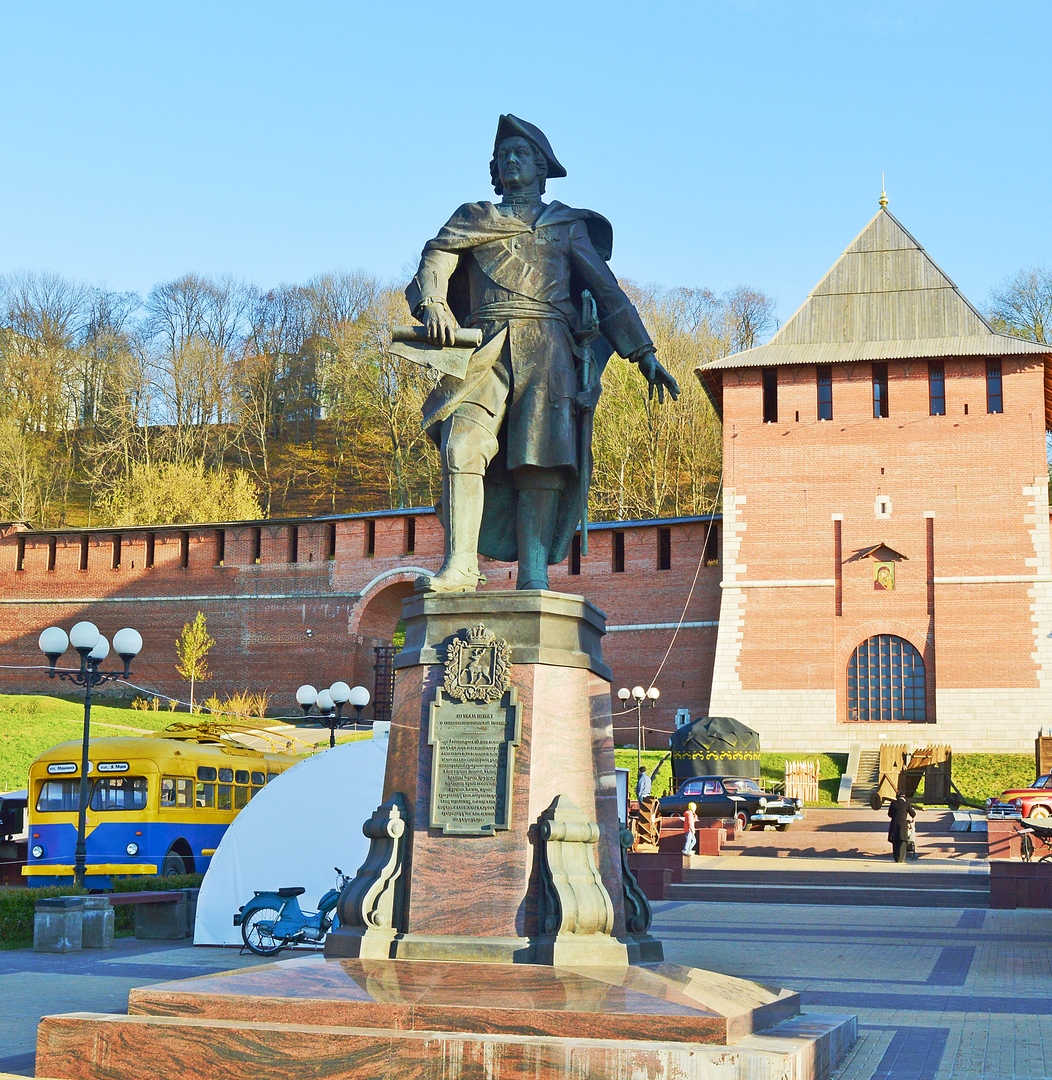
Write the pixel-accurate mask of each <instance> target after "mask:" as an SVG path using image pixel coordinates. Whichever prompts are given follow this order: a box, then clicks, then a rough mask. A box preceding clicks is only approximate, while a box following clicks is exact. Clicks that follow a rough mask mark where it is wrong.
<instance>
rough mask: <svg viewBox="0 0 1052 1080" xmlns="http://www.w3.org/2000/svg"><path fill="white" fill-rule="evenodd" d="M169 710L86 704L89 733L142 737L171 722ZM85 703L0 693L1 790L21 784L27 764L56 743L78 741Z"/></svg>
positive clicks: (14, 787)
mask: <svg viewBox="0 0 1052 1080" xmlns="http://www.w3.org/2000/svg"><path fill="white" fill-rule="evenodd" d="M173 719H174V718H173V716H172V714H171V713H169V712H140V711H139V710H138V709H132V708H127V707H115V706H113V705H97V704H92V706H91V731H92V734H93V735H98V736H114V735H146V734H148V733H149V732H151V731H159V730H160V729H161V728H163V727H165V726H166V725H168V724H170V723H171V722H172V720H173ZM83 730H84V701H83V699H81V700H80V701H76V700H74V701H67V700H64V699H62V698H57V697H48V696H46V695H43V694H0V791H14V790H18V789H19V788H24V787H25V786H26V777H27V775H28V772H29V766H30V763H31V762H32V761H33V759H34V758H36V757H37V755H39V754H41V753H43V752H44V751H45V750H47V749H49V748H50V747H52V746H55V745H56V744H57V743H61V742H68V741H69V740H71V739H79V738H80V737H81V733H82V732H83Z"/></svg>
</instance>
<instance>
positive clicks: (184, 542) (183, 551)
mask: <svg viewBox="0 0 1052 1080" xmlns="http://www.w3.org/2000/svg"><path fill="white" fill-rule="evenodd" d="M179 565H180V566H181V567H182V568H183V569H184V570H185V569H186V568H187V567H188V566H189V565H190V534H189V533H188V532H181V533H180V534H179Z"/></svg>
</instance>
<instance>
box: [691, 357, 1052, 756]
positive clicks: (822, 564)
mask: <svg viewBox="0 0 1052 1080" xmlns="http://www.w3.org/2000/svg"><path fill="white" fill-rule="evenodd" d="M944 366H945V376H946V380H945V386H946V415H945V416H931V415H929V397H928V363H927V361H925V360H918V361H909V362H901V361H900V362H891V363H889V364H888V377H889V393H888V398H889V403H890V415H889V416H888V417H886V418H883V419H874V418H873V388H872V367H871V365H870V364H869V363H843V364H834V365H832V369H831V370H832V377H833V417H834V419H832V420H828V421H819V420H817V419H816V369H815V367H814V365H799V366H796V367H788V366H786V367H780V368H778V369H777V378H778V420H777V422H776V423H764V422H763V401H762V397H763V390H762V370H763V369H761V368H741V369H737V370H728V371H726V372H724V374H723V404H724V451H725V454H724V460H725V470H726V474H725V481H724V489H725V497H724V506H723V510H724V519H723V530H724V537H723V541H724V542H723V557H724V589H723V606H722V612H721V620H722V621H721V626H720V631H719V645H718V650H717V656H716V663H715V672H714V677H713V692H712V700H711V702H710V712H711V713H712V714H725V715H730V716H734V717H737V718H738V719H739V720H741V721H743V722H744V723H746V724H748V725H750V726H751V727H754V728H756V729H757V730H759V731H760V732H761V736H762V739H763V743H764V745H765V746H777V747H779V748H784V749H800V750H813V749H816V748H819V747H824V748H828V749H834V748H836V749H847V747H848V746H849V745H850V744H851V743H852V742H861V743H863V744H867V743H868V744H869V745H876V744H877V741H878V740H879V738H881V737H886V738H888V739H892V740H895V741H904V742H911V743H913V744H914V745H923V744H924V743H926V742H928V741H932V742H938V743H950V744H951V745H952V746H953V748H954V749H955V750H957V751H964V750H969V749H977V750H978V749H996V750H1018V751H1027V752H1028V751H1029V750H1030V749H1031V748H1032V747H1033V740H1034V737H1035V735H1036V734H1037V731H1038V728H1039V727H1041V726H1049V725H1052V561H1050V554H1049V509H1048V491H1047V467H1046V457H1045V411H1044V387H1043V367H1042V362H1041V358H1040V357H1037V358H1036V362H1035V359H1034V358H1029V357H1020V356H1013V357H1005V358H1004V359H1003V360H1002V369H1003V384H1004V394H1003V397H1004V412H1003V413H988V412H987V401H986V361H985V359H983V358H977V359H960V360H947V361H945V365H944ZM881 498H884V499H887V500H889V501H888V502H886V503H885V504H884V511H886V512H881V510H880V509H879V508H878V500H879V499H881ZM838 531H839V534H840V546H841V554H840V557H839V559H838V553H837V548H836V545H837V533H838ZM879 543H884V544H886V545H888V547H890V548H892V549H894V550H895V551H896V552H898V553H900V554H901V556H902V559H901V560H900V561H897V562H896V563H895V571H896V581H895V588H894V589H893V590H889V591H878V590H875V588H874V569H875V565H874V561H873V560H872V559H871V558H865V557H859V555H860V553H861V552H862V551H863V550H864V549H866V548H867V547H870V546H872V545H875V544H879ZM882 634H886V635H895V636H898V637H901V638H905V639H906V640H908V641H909V642H911V643H912V644H913V645H914V646H915V647H916V648H917V650H918V651H919V652H920V653H921V654H922V656H923V658H924V662H925V668H926V672H927V715H926V719H927V720H928V723H925V724H923V725H917V724H909V725H906V724H901V723H888V724H881V723H865V724H862V723H856V722H852V717H851V716H850V713H849V705H848V686H847V679H848V666H849V661H850V658H851V655H852V652H853V651H854V649H855V648H856V647H857V646H858V645H859V643H860V642H862V641H864V640H866V639H867V638H869V637H871V636H874V635H882Z"/></svg>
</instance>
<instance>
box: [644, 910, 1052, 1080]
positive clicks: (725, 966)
mask: <svg viewBox="0 0 1052 1080" xmlns="http://www.w3.org/2000/svg"><path fill="white" fill-rule="evenodd" d="M654 931H655V933H656V934H657V935H658V936H659V937H661V939H662V940H663V941H664V943H665V955H666V957H667V958H668V959H669V960H672V961H675V962H677V963H681V964H694V965H696V966H698V967H708V968H712V969H714V970H717V971H722V972H726V973H728V974H731V975H737V976H739V977H742V978H749V979H755V980H756V981H758V982H761V983H765V984H769V985H778V986H787V987H791V988H792V989H794V990H799V991H800V992H801V995H802V997H803V1000H804V1003H805V1010H806V1009H808V1008H810V1009H813V1010H815V1011H819V1010H820V1011H822V1012H853V1013H856V1014H857V1015H858V1018H859V1040H858V1042H857V1043H856V1044H855V1046H854V1048H853V1050H852V1051H851V1053H850V1054H849V1056H848V1058H847V1059H846V1060H845V1061H844V1062H843V1064H842V1065H841V1067H840V1069H839V1070H838V1072H837V1073H836V1074H835V1077H834V1080H980V1078H981V1080H1049V1078H1052V920H1050V919H1049V913H1048V912H1047V911H1040V910H1030V911H1025V910H1019V911H993V910H990V911H969V910H966V911H962V910H959V909H954V908H891V907H861V906H860V907H825V906H817V905H815V906H805V905H777V904H746V905H739V904H710V903H688V902H679V903H676V902H666V903H661V904H655V925H654Z"/></svg>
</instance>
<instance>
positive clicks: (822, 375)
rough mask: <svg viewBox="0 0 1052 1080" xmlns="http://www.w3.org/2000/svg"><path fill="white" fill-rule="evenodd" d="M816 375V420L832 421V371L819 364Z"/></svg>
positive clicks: (826, 366) (826, 365)
mask: <svg viewBox="0 0 1052 1080" xmlns="http://www.w3.org/2000/svg"><path fill="white" fill-rule="evenodd" d="M816 370H817V373H818V419H819V420H832V419H833V369H832V368H831V367H830V366H829V365H828V364H821V365H820V366H819V367H818V368H817V369H816Z"/></svg>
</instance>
